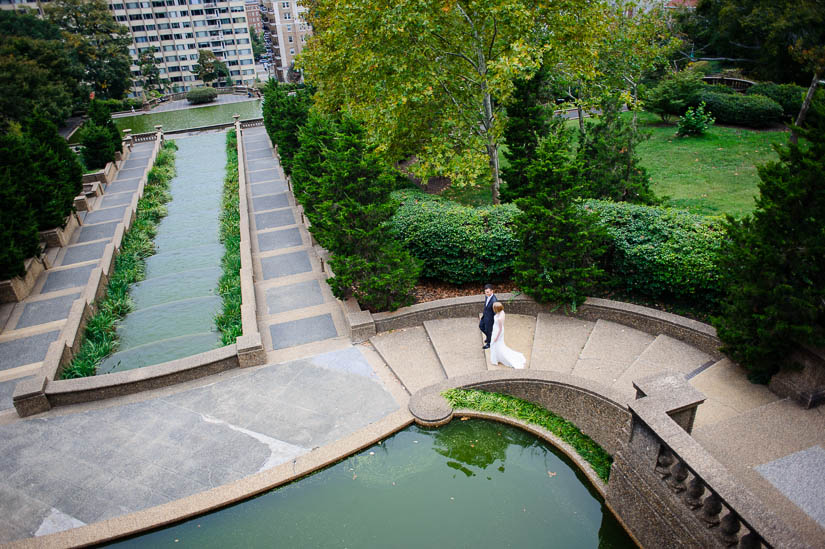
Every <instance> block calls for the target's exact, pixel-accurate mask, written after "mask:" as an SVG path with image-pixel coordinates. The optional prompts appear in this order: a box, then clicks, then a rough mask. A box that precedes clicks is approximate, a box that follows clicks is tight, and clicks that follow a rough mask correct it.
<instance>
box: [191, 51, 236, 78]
mask: <svg viewBox="0 0 825 549" xmlns="http://www.w3.org/2000/svg"><path fill="white" fill-rule="evenodd" d="M195 74H197V75H198V78H200V79H201V80H203V82H204V84H207V85H208V84H209V83H210V82H213V81H215V80H217V81H218V82H220V80H221V78H226V79H228V78H229V69H228V68H227V67H226V64H225V63H224V62H223V61H221V60H220V59H218V58H217V57H215V54H214V53H212V51H211V50H198V64H197V65H195Z"/></svg>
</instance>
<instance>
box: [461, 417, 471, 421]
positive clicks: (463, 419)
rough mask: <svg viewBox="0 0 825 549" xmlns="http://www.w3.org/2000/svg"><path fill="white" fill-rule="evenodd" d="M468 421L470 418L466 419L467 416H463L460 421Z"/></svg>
mask: <svg viewBox="0 0 825 549" xmlns="http://www.w3.org/2000/svg"><path fill="white" fill-rule="evenodd" d="M468 419H470V418H468V417H467V416H464V417H462V418H461V421H467V420H468Z"/></svg>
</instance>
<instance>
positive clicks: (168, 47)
mask: <svg viewBox="0 0 825 549" xmlns="http://www.w3.org/2000/svg"><path fill="white" fill-rule="evenodd" d="M163 51H175V46H163Z"/></svg>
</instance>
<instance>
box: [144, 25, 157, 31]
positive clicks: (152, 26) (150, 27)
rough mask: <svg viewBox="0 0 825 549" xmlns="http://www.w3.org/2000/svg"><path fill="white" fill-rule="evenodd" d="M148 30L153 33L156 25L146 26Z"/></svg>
mask: <svg viewBox="0 0 825 549" xmlns="http://www.w3.org/2000/svg"><path fill="white" fill-rule="evenodd" d="M146 30H148V31H153V30H155V26H154V25H146Z"/></svg>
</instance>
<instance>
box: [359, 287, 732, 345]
mask: <svg viewBox="0 0 825 549" xmlns="http://www.w3.org/2000/svg"><path fill="white" fill-rule="evenodd" d="M497 295H498V299H499V301H501V302H502V303H503V304H504V305H505V307H506V308H507V310H508V311H511V312H513V313H514V314H521V315H530V316H537V315H538V314H539V313H553V312H556V311H557V310H558V307H556V306H553V305H547V304H541V303H538V302H536V301H534V300H533V299H532V298H530V297H528V296H526V295H524V294H518V293H516V294H510V293H505V294H497ZM352 301H353V300H349V301H348V302H347V303H346V304H345V305H344V316H345V317H346V318H347V322H348V323H349V327H350V333H351V334H352V338H353V340H355V341H364V340H366V339H368V338H369V337H371V336H373V335H375V334H376V333H381V332H387V331H390V330H398V329H401V328H409V327H412V326H418V325H421V324H423V323H424V321H427V320H435V319H439V318H458V317H465V316H477V315H478V313H479V312H480V311H481V307H482V303H483V302H484V296H482V295H476V296H463V297H453V298H447V299H439V300H436V301H428V302H426V303H416V304H415V305H411V306H409V307H402V308H400V309H398V310H397V311H393V312H385V313H370V312H369V311H362V310H361V308H360V307H357V302H352ZM571 316H576V317H578V318H583V319H585V320H598V319H603V320H610V321H612V322H617V323H619V324H624V325H625V326H629V327H631V328H635V329H637V330H640V331H643V332H646V333H648V334H651V335H659V334H665V335H668V336H670V337H673V338H675V339H679V340H681V341H684V342H686V343H688V344H690V345H692V346H694V347H697V348H698V349H700V350H702V351H704V352H705V353H707V354H709V355H711V356H713V357H714V358H716V359H720V358H721V357H722V354H721V352H720V351H719V346H720V345H721V342H720V341H719V338H718V337H716V330H715V329H714V328H713V327H712V326H710V325H708V324H704V323H702V322H698V321H696V320H691V319H689V318H685V317H683V316H679V315H675V314H672V313H666V312H664V311H658V310H656V309H651V308H649V307H643V306H641V305H634V304H631V303H623V302H621V301H613V300H610V299H601V298H596V297H588V298H587V300H586V301H585V302H584V303H583V304H582V305H581V306H580V307H579V308H578V310H577V311H576V312H575V313H573V314H572V315H571Z"/></svg>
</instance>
